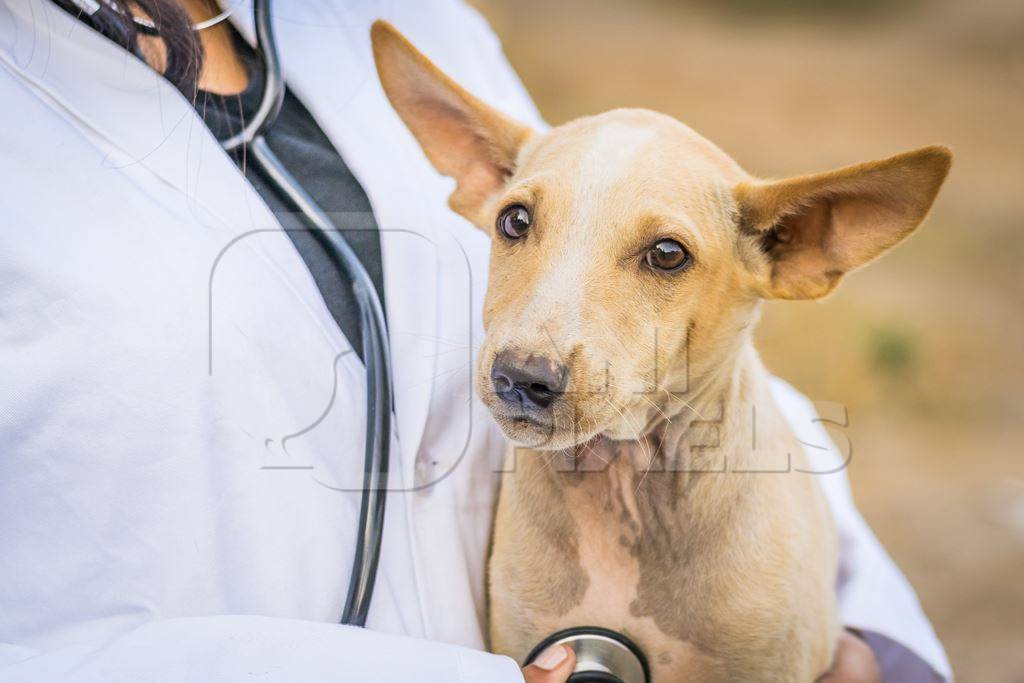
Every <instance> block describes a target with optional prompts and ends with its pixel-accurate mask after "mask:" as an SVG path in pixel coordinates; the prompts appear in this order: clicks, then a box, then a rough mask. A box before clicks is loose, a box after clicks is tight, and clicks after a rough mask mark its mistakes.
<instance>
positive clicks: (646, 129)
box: [522, 109, 745, 195]
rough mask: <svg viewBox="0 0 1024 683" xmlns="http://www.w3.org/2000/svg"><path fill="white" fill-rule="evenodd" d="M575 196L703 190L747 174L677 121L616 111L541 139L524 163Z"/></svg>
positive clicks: (530, 171)
mask: <svg viewBox="0 0 1024 683" xmlns="http://www.w3.org/2000/svg"><path fill="white" fill-rule="evenodd" d="M522 171H523V172H524V174H525V175H533V174H535V173H536V174H543V175H545V176H548V177H550V178H553V179H556V180H557V181H558V184H559V185H562V186H563V187H564V188H565V189H570V188H569V187H568V186H567V185H568V184H570V183H571V184H572V185H573V186H574V187H573V188H572V189H573V190H574V194H578V195H579V194H583V195H593V194H595V193H600V194H607V193H612V192H616V191H622V192H635V191H637V190H642V191H643V192H645V193H654V194H657V193H659V192H680V191H682V192H686V191H687V190H689V189H693V190H696V191H703V190H704V189H706V187H707V186H708V185H711V184H726V185H734V184H736V183H738V182H739V181H740V180H743V179H744V176H745V173H744V171H743V170H742V169H741V168H740V167H739V165H738V164H736V162H735V161H733V160H732V158H731V157H729V155H727V154H726V153H725V152H723V151H722V150H720V149H719V148H718V147H716V146H715V145H714V144H712V143H711V142H709V141H708V140H707V139H705V138H704V137H702V136H700V135H699V134H698V133H696V132H695V131H693V130H692V129H691V128H689V127H687V126H685V125H683V124H682V123H680V122H679V121H676V120H675V119H673V118H671V117H668V116H665V115H663V114H658V113H657V112H652V111H648V110H644V109H616V110H613V111H610V112H606V113H604V114H599V115H597V116H590V117H586V118H582V119H576V120H575V121H571V122H569V123H567V124H564V125H562V126H559V127H557V128H554V129H552V130H551V131H549V132H548V133H547V134H545V135H543V136H541V137H540V138H539V139H538V140H537V141H536V144H535V145H533V146H532V147H531V149H529V150H528V151H527V154H526V155H525V158H524V159H523V160H522Z"/></svg>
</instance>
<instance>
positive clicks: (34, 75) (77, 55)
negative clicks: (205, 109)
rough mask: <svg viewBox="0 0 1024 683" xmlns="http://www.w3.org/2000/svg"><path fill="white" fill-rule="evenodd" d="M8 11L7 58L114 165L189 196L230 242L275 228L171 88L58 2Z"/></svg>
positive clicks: (1, 54)
mask: <svg viewBox="0 0 1024 683" xmlns="http://www.w3.org/2000/svg"><path fill="white" fill-rule="evenodd" d="M5 7H6V11H8V12H10V14H11V17H12V18H13V22H11V23H10V26H12V27H13V31H12V34H11V35H7V36H0V41H2V42H0V59H2V60H4V61H5V62H6V65H7V66H8V67H9V68H11V69H12V70H13V71H15V72H16V73H18V74H19V75H20V76H22V77H23V78H24V79H25V80H26V81H28V82H30V83H31V84H32V85H33V86H35V87H36V88H37V89H38V90H39V91H40V94H41V95H42V96H43V97H45V98H47V99H50V100H51V101H52V102H53V104H54V105H55V106H57V107H58V108H59V109H61V110H62V111H64V112H65V114H66V115H67V116H68V118H70V119H72V120H75V121H76V122H77V123H78V124H79V126H80V127H81V128H82V129H83V131H84V133H85V134H86V135H88V136H90V137H92V138H93V140H94V142H95V143H96V144H97V145H98V146H99V147H101V148H102V149H104V150H105V151H106V152H107V155H108V156H107V163H108V164H109V165H110V166H111V167H114V168H118V167H126V166H129V165H133V164H140V165H142V166H144V167H145V168H147V169H149V170H150V171H151V172H153V173H154V174H155V175H157V176H158V177H159V178H160V179H161V180H162V181H164V182H165V183H168V184H169V185H172V186H173V187H175V188H177V189H178V190H180V191H181V192H182V193H183V194H184V195H185V196H186V197H187V198H188V202H187V206H188V210H189V211H191V212H192V213H193V214H194V215H195V219H196V220H197V221H199V222H201V223H202V224H205V225H208V226H210V227H212V228H217V229H221V230H226V231H227V234H226V238H227V239H226V243H227V241H229V240H230V239H231V237H232V236H237V235H241V234H243V233H245V232H247V231H250V230H262V229H271V228H273V227H274V226H277V222H276V220H275V219H274V217H273V215H272V214H271V213H270V212H269V210H268V209H267V208H266V205H265V204H264V203H263V202H262V201H261V200H260V198H259V196H258V195H257V194H256V193H255V192H254V191H253V190H252V189H251V187H250V186H249V184H248V183H247V182H246V181H245V178H244V177H243V176H242V175H241V174H240V173H238V170H237V169H236V168H235V166H234V163H233V162H232V161H231V160H230V159H229V158H228V157H227V155H226V154H224V153H223V152H222V151H221V149H220V145H219V144H218V143H217V141H216V139H214V137H213V136H212V135H211V134H210V132H209V130H208V129H207V128H206V126H205V125H204V124H203V122H202V120H201V119H199V117H198V116H197V115H196V113H195V110H194V109H193V107H192V105H191V104H190V103H189V102H188V101H187V100H186V99H185V98H184V97H183V96H182V95H181V93H179V92H178V91H177V90H176V89H175V88H174V87H173V86H172V85H170V84H169V83H168V82H167V81H165V80H164V79H163V78H161V77H160V76H158V75H157V74H156V73H154V72H153V71H152V70H151V69H150V68H148V67H147V66H146V65H145V64H143V63H142V62H141V61H140V60H138V59H136V58H135V57H134V56H132V55H130V54H128V53H127V52H125V51H124V50H122V49H121V48H119V47H117V46H115V45H113V44H112V43H111V42H110V41H109V40H107V39H106V38H105V37H103V36H101V35H99V34H98V33H96V32H94V31H93V30H91V29H90V28H88V27H87V26H85V25H84V24H82V23H81V22H79V21H78V20H76V19H75V18H74V17H72V16H71V15H69V14H68V13H67V12H64V11H63V10H61V9H60V8H58V7H57V6H55V5H54V4H53V3H51V2H46V1H45V0H10V1H9V2H7V3H6V5H5ZM98 89H102V91H103V96H102V97H97V96H96V91H97V90H98ZM183 150H184V153H183Z"/></svg>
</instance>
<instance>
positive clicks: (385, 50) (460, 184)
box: [370, 20, 531, 224]
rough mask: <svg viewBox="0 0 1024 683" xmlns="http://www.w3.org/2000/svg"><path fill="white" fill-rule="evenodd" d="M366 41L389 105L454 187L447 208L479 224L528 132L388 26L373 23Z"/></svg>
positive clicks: (502, 184) (505, 178)
mask: <svg viewBox="0 0 1024 683" xmlns="http://www.w3.org/2000/svg"><path fill="white" fill-rule="evenodd" d="M370 37H371V40H372V42H373V56H374V59H375V60H376V62H377V73H378V74H379V75H380V81H381V84H382V85H383V86H384V92H385V93H386V94H387V96H388V99H389V100H391V105H392V106H393V107H394V108H395V111H396V112H398V115H399V116H400V117H401V118H402V120H403V121H404V122H405V125H406V126H408V127H409V130H410V131H412V134H413V135H414V136H416V139H417V140H418V141H419V143H420V146H421V147H422V148H423V151H424V152H425V153H426V155H427V158H428V159H430V162H431V163H432V164H433V165H434V168H436V169H437V170H438V171H439V172H440V173H442V174H444V175H446V176H450V177H452V178H454V179H455V181H456V183H457V187H456V189H455V191H454V192H453V193H452V195H451V197H450V198H449V200H448V203H449V205H450V206H451V207H452V209H453V210H454V211H455V212H456V213H459V214H461V215H462V216H465V217H466V218H468V219H469V220H470V221H472V222H474V223H478V224H480V223H481V221H482V218H481V217H480V216H479V215H478V214H479V210H480V208H481V206H482V205H483V204H484V202H485V201H486V200H487V199H488V198H489V197H490V196H491V195H492V194H494V193H495V192H497V191H498V190H500V189H501V188H502V186H504V184H505V182H506V181H507V180H508V178H509V177H510V176H511V175H512V173H513V171H514V170H515V164H516V157H517V156H518V153H519V148H520V147H521V146H522V144H523V143H524V142H525V141H526V139H527V138H528V137H529V136H530V133H531V131H530V129H529V128H528V127H526V126H524V125H523V124H521V123H518V122H517V121H514V120H512V119H510V118H509V117H507V116H505V115H504V114H502V113H501V112H499V111H498V110H497V109H494V108H493V107H491V106H489V105H487V104H485V103H484V102H482V101H480V100H479V99H477V98H476V97H474V96H473V95H471V94H470V93H468V92H466V91H465V90H464V89H463V88H462V87H461V86H460V85H459V84H458V83H456V82H455V81H453V80H452V79H451V78H449V77H448V76H447V75H445V74H444V73H443V72H442V71H441V70H440V69H438V68H437V67H436V66H434V64H433V63H432V62H431V61H430V60H429V59H427V58H426V57H425V56H424V55H423V53H421V52H420V51H419V50H417V49H416V48H415V47H413V45H412V43H410V42H409V41H408V40H406V38H405V36H403V35H402V34H401V33H399V32H398V30H397V29H395V27H394V26H392V25H391V24H389V23H387V22H386V21H382V20H377V21H376V22H374V24H373V28H372V29H371V30H370Z"/></svg>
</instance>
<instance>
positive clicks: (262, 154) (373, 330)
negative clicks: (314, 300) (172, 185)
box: [73, 0, 392, 626]
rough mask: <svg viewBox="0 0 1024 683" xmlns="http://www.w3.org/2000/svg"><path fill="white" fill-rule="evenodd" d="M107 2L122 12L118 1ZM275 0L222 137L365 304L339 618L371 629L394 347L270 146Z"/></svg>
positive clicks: (354, 260) (372, 300)
mask: <svg viewBox="0 0 1024 683" xmlns="http://www.w3.org/2000/svg"><path fill="white" fill-rule="evenodd" d="M73 1H74V2H76V4H78V5H79V6H80V7H81V8H82V9H83V10H85V11H89V9H92V11H93V12H95V11H96V10H97V9H98V8H99V5H98V3H97V0H73ZM107 4H108V6H110V7H113V8H114V9H115V10H117V11H122V10H121V9H120V8H118V7H117V5H116V3H115V2H114V0H107ZM270 4H271V0H254V2H253V15H254V18H255V24H256V46H255V49H256V53H257V54H258V55H259V57H260V60H261V61H262V63H263V71H264V75H265V81H264V84H263V93H262V95H261V97H260V103H259V106H258V107H257V108H256V113H255V114H254V115H253V117H252V119H251V120H250V121H249V122H248V123H246V124H245V126H244V127H243V128H242V130H241V131H239V132H238V133H237V134H235V135H233V136H232V137H230V138H228V139H227V140H223V141H222V142H221V147H223V148H224V151H226V152H233V151H235V150H237V149H239V148H241V147H245V148H246V150H247V152H248V157H247V158H248V159H249V160H251V162H252V163H253V164H254V165H255V168H256V169H257V171H258V172H259V173H261V174H262V175H263V176H264V177H265V178H266V179H267V180H268V181H269V182H270V183H271V184H272V185H273V186H274V187H275V188H276V189H277V190H278V191H279V192H280V193H281V194H282V195H284V196H285V197H287V198H288V200H289V201H290V202H291V203H292V205H294V207H295V208H296V209H298V211H299V213H301V214H302V217H303V218H304V219H305V221H306V222H307V223H308V225H309V227H310V228H311V230H310V232H311V233H312V234H313V236H314V237H315V238H316V239H317V240H319V241H320V243H321V244H322V245H323V247H324V249H325V250H326V251H327V253H328V254H330V255H331V258H332V259H333V260H334V262H335V265H337V266H338V267H339V268H340V269H341V270H342V271H343V272H344V273H345V275H346V276H347V277H348V279H349V282H350V283H351V286H352V292H353V294H354V295H355V299H356V302H357V303H358V305H359V313H360V318H361V320H360V322H361V324H360V328H361V330H362V340H363V349H364V353H363V355H364V359H363V360H364V363H365V365H366V449H365V456H364V470H363V489H362V500H361V501H360V505H359V525H358V527H357V530H356V547H355V553H354V554H353V558H352V575H351V578H350V579H349V585H348V594H347V596H346V598H345V607H344V609H343V610H342V612H341V619H340V623H342V624H347V625H353V626H365V625H366V616H367V613H368V612H369V609H370V600H371V598H372V597H373V585H374V581H375V579H376V577H377V565H378V563H379V561H380V550H381V543H382V540H383V537H384V503H385V499H386V489H387V482H388V458H389V451H390V444H391V442H390V436H391V389H392V382H391V360H390V352H389V350H388V328H387V322H386V321H385V319H384V308H383V306H382V305H381V302H380V297H378V296H377V291H376V289H375V288H374V286H373V281H372V280H371V279H370V275H369V274H368V273H367V272H366V269H365V268H364V267H363V264H362V263H360V261H359V258H358V257H357V256H356V254H355V252H354V251H352V248H351V247H350V246H349V244H348V242H346V241H345V239H344V238H343V237H342V236H341V232H340V230H339V228H338V226H337V225H335V224H334V221H332V220H331V218H330V217H329V216H328V215H327V213H326V212H325V211H324V210H323V209H321V208H320V207H319V206H318V205H317V203H316V201H314V200H313V198H312V197H310V196H309V193H308V192H306V190H305V189H304V188H303V187H302V185H301V184H299V182H298V181H297V180H296V179H295V177H294V176H292V174H291V173H289V172H288V169H286V168H285V167H284V165H283V164H282V163H281V161H280V160H279V159H278V158H277V155H275V154H274V152H273V150H271V149H270V146H269V145H268V144H267V140H266V137H265V133H266V132H267V131H268V130H269V129H270V127H271V126H272V125H273V124H274V121H275V120H276V119H277V115H278V113H280V111H281V104H282V102H283V101H284V93H285V85H284V77H283V75H282V73H281V60H280V58H279V56H278V52H277V43H276V41H275V40H274V29H273V25H272V24H271V19H270ZM232 11H233V10H232V9H230V8H229V9H226V10H223V11H222V12H220V13H219V14H217V15H216V16H214V17H211V18H210V19H208V20H206V21H203V22H200V23H197V24H193V25H192V30H193V31H201V30H203V29H206V28H210V27H211V26H215V25H217V24H219V23H220V22H222V21H224V20H225V19H227V18H228V16H230V15H231V13H232ZM132 20H133V21H134V22H135V24H136V26H137V28H138V29H139V30H140V31H142V32H144V33H147V34H151V35H152V34H155V33H156V27H155V25H154V24H153V22H151V21H148V20H147V19H144V18H139V17H135V16H132Z"/></svg>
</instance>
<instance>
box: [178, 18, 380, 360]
mask: <svg viewBox="0 0 1024 683" xmlns="http://www.w3.org/2000/svg"><path fill="white" fill-rule="evenodd" d="M235 44H236V46H237V49H238V51H239V54H240V55H241V56H242V58H243V60H244V61H245V64H246V66H247V68H248V72H249V84H248V85H247V86H246V89H245V91H244V92H242V93H240V94H238V95H216V94H213V93H208V92H205V91H200V92H199V95H198V97H197V98H196V110H197V111H198V112H199V115H200V116H201V117H202V118H203V121H204V122H205V123H206V125H207V126H208V127H209V128H210V130H211V131H212V132H213V134H214V135H215V136H216V137H217V138H218V139H220V140H224V139H227V138H229V137H230V136H231V135H233V134H235V133H237V132H238V131H239V130H241V128H242V126H243V123H244V122H245V121H248V120H249V119H250V117H251V116H252V114H253V113H254V112H255V111H256V109H257V107H258V106H259V102H260V97H261V95H262V93H263V73H262V68H261V67H262V65H261V63H260V61H259V58H258V57H257V56H256V54H255V53H254V51H253V49H252V48H251V47H250V46H249V45H248V44H247V43H246V42H245V41H244V40H242V39H241V38H240V37H237V35H236V39H235ZM265 137H266V140H267V144H268V145H269V146H270V149H271V150H272V151H273V152H274V153H275V154H276V155H277V157H278V158H279V159H280V160H281V163H282V164H284V166H285V168H287V169H288V171H289V172H290V173H291V174H292V175H293V176H294V177H295V179H296V180H298V182H299V183H300V184H301V185H302V187H303V188H304V189H305V190H306V192H308V193H309V195H310V196H311V197H312V198H313V199H314V200H315V201H316V203H317V204H319V205H320V208H321V209H323V210H324V211H325V212H326V213H327V215H328V216H330V217H331V219H332V220H333V221H334V223H335V225H337V226H338V228H339V230H340V231H341V234H342V237H344V238H345V240H346V241H347V242H348V243H349V245H350V246H351V247H352V250H353V251H355V253H356V255H357V256H358V257H359V260H360V262H362V264H363V267H364V268H366V270H367V272H368V273H369V275H370V278H371V279H372V280H373V284H374V286H375V288H376V290H377V295H378V296H379V297H380V299H381V302H382V303H383V301H384V282H383V280H384V271H383V267H382V264H381V255H380V233H379V231H378V229H377V222H376V220H375V218H374V216H373V209H372V208H371V207H370V202H369V199H367V197H366V193H365V192H364V191H363V188H362V186H361V185H360V184H359V181H358V180H356V178H355V176H354V175H352V171H350V170H349V168H348V166H346V165H345V161H344V160H343V159H342V158H341V155H340V154H339V153H338V151H337V150H336V149H335V148H334V145H332V144H331V141H330V140H329V139H327V136H326V135H325V134H324V132H323V130H322V129H321V128H320V126H319V125H317V123H316V120H314V119H313V115H312V114H310V112H309V110H308V109H306V107H305V106H304V105H303V104H302V102H300V101H299V99H298V98H297V97H295V95H294V94H293V93H292V92H291V91H289V90H286V91H285V97H284V104H283V105H282V107H281V113H280V114H279V115H278V117H277V120H276V121H275V122H274V123H273V125H272V126H271V127H270V129H269V130H268V131H267V132H266V135H265ZM246 151H247V150H245V149H244V148H242V149H239V150H237V151H236V152H234V153H232V157H233V158H234V160H235V163H236V164H238V166H239V168H240V169H241V170H242V172H243V173H245V177H246V179H248V181H249V182H250V183H251V184H252V186H253V188H254V189H255V190H256V191H257V192H258V193H259V195H260V197H262V198H263V201H264V202H266V204H267V206H268V207H270V210H271V211H272V212H274V214H275V216H276V217H277V219H278V221H279V222H280V223H281V227H283V228H284V229H285V231H286V233H287V235H288V237H289V238H291V240H292V242H293V243H294V244H295V248H296V249H298V251H299V254H300V255H301V256H302V260H303V261H305V263H306V267H307V268H309V271H310V273H311V274H312V275H313V279H314V280H315V281H316V286H317V287H318V288H319V290H320V294H321V295H322V296H323V298H324V301H325V302H326V303H327V309H328V310H329V311H330V313H331V315H332V316H333V317H334V320H335V321H337V323H338V326H339V327H341V331H342V332H343V333H344V334H345V337H346V338H347V339H348V340H349V343H351V344H352V348H353V349H355V352H356V354H357V355H358V356H359V358H360V359H362V358H363V349H362V336H361V333H360V324H359V320H360V316H359V306H358V304H357V303H356V299H355V296H354V295H353V294H352V287H351V284H350V282H349V279H348V277H347V276H346V275H345V274H344V272H343V271H341V270H339V269H338V267H337V266H336V265H335V262H334V260H333V259H332V258H331V256H330V254H329V253H328V252H327V250H326V249H325V248H324V247H323V245H321V243H320V242H319V241H318V240H317V239H316V237H314V235H313V234H312V233H311V232H309V226H308V225H307V224H306V223H305V221H304V220H303V218H302V216H301V214H299V213H297V212H296V211H295V209H294V207H293V206H292V205H291V204H290V203H289V201H288V199H287V197H285V196H283V195H282V194H280V193H278V192H277V190H276V189H275V187H274V186H273V185H272V184H271V183H270V182H268V181H267V180H266V179H265V178H263V177H262V176H261V175H260V173H259V172H258V171H257V170H256V169H255V168H254V167H253V165H252V164H249V163H247V159H246Z"/></svg>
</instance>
